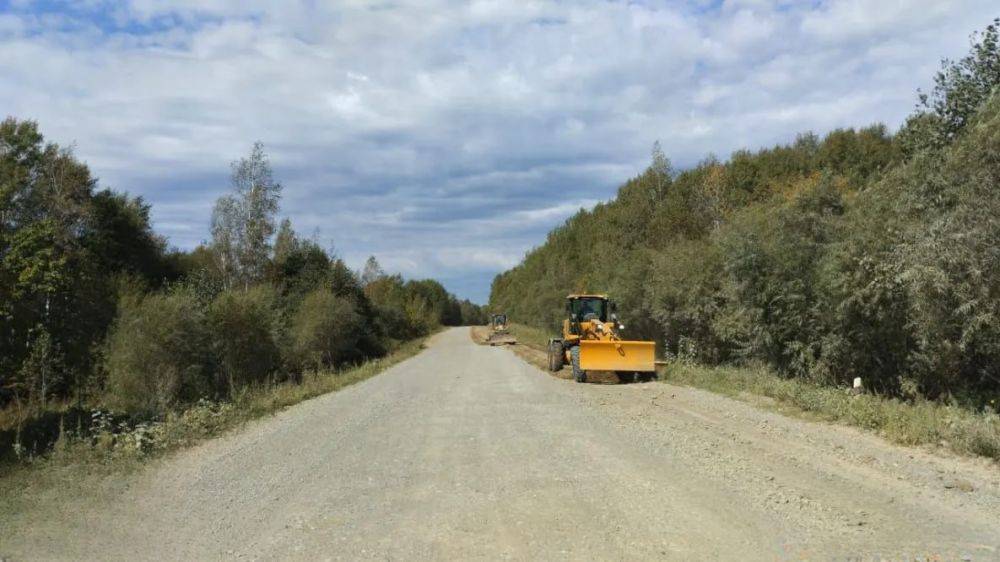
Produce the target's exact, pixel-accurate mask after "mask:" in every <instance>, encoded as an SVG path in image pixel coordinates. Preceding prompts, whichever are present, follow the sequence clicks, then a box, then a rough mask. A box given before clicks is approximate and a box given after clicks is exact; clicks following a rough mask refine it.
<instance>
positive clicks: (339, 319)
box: [289, 288, 363, 370]
mask: <svg viewBox="0 0 1000 562" xmlns="http://www.w3.org/2000/svg"><path fill="white" fill-rule="evenodd" d="M362 328H363V318H362V317H361V316H360V315H359V314H358V312H357V310H356V307H355V305H354V303H353V302H351V301H350V300H348V299H346V298H344V297H338V296H336V295H333V294H331V293H330V292H329V291H328V290H326V289H325V288H319V289H315V290H313V291H312V292H310V293H308V294H307V295H306V296H305V298H303V299H302V303H301V304H300V305H299V308H298V310H297V311H296V313H295V316H294V318H293V319H292V329H291V333H292V346H291V349H292V352H293V356H292V357H291V358H289V359H290V361H289V362H290V363H293V364H297V365H299V366H301V367H308V368H313V369H317V370H319V369H322V368H324V367H336V366H337V365H339V364H341V363H343V362H345V361H349V360H351V359H355V358H357V347H356V345H357V343H358V340H359V338H360V336H361V333H362Z"/></svg>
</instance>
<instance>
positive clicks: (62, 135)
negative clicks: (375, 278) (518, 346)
mask: <svg viewBox="0 0 1000 562" xmlns="http://www.w3.org/2000/svg"><path fill="white" fill-rule="evenodd" d="M664 4H665V3H664ZM8 5H9V6H10V9H9V10H8V13H5V14H0V107H2V108H3V110H4V111H5V112H8V113H10V114H13V115H15V116H18V117H21V118H33V119H37V120H38V121H39V122H40V124H41V127H42V130H43V132H45V133H46V135H47V136H48V137H49V138H50V139H51V140H54V141H57V142H59V143H62V144H70V143H74V142H75V143H76V146H77V148H78V154H79V155H80V156H81V157H82V158H83V159H85V160H86V161H87V162H88V163H89V165H90V166H91V167H92V168H93V170H94V172H95V174H96V175H98V176H100V177H101V179H102V181H103V182H104V183H105V184H107V185H110V186H113V187H115V188H118V189H126V190H128V191H130V192H132V193H135V194H141V195H143V196H144V197H146V198H147V200H149V201H150V202H152V203H153V204H154V209H153V217H154V220H155V223H156V226H157V228H158V229H160V230H161V231H162V232H164V233H165V234H167V235H168V236H169V237H170V240H171V242H172V243H174V244H177V245H180V246H182V247H191V246H192V245H194V244H197V243H198V242H200V241H201V240H203V239H204V238H206V237H207V232H208V222H209V215H210V208H211V202H212V201H213V200H214V199H215V198H216V197H217V196H218V195H220V194H221V193H222V192H223V191H224V190H225V189H226V174H227V172H228V163H229V162H230V161H231V160H233V159H235V158H237V157H239V156H240V155H242V154H243V153H244V152H246V150H247V149H248V148H249V146H250V144H251V143H252V142H253V141H254V140H257V139H260V140H262V141H264V142H265V145H266V147H267V149H268V151H269V152H270V154H271V156H272V161H273V164H274V167H275V171H276V174H277V175H278V177H279V178H280V179H281V180H282V181H283V183H284V185H285V193H284V200H283V204H284V212H285V213H287V214H288V215H290V216H291V218H292V219H293V222H294V223H295V225H296V227H297V229H298V230H299V231H300V232H303V233H305V234H307V235H308V234H310V233H312V232H313V230H314V229H316V228H319V229H320V230H321V233H322V237H323V239H324V240H331V239H332V241H333V243H334V244H335V246H336V248H337V250H338V251H339V252H341V253H342V255H344V256H345V257H346V258H347V259H349V260H355V261H356V262H357V263H355V265H359V264H360V260H363V259H364V257H366V256H367V255H368V254H370V253H374V254H376V255H378V256H379V257H380V259H382V261H383V263H384V264H385V265H386V266H387V267H389V268H398V269H400V270H402V271H404V272H406V273H407V274H409V275H434V276H439V277H442V278H444V279H446V280H448V279H452V280H454V282H455V283H456V285H455V286H456V287H460V289H459V290H462V291H467V293H466V294H468V295H470V296H474V297H477V298H480V299H481V298H483V297H484V295H485V291H486V288H487V285H488V282H489V279H490V278H491V277H492V275H493V273H495V272H497V271H498V270H499V269H502V268H505V267H508V266H509V265H511V264H513V263H516V261H517V260H518V259H520V257H521V256H522V255H523V253H524V251H525V250H527V249H528V248H530V247H532V246H534V245H537V244H538V243H540V242H541V241H542V240H544V235H545V232H547V231H548V230H549V229H550V228H551V227H553V226H555V225H556V224H558V223H560V222H561V221H562V220H564V219H565V218H566V217H567V216H569V215H571V214H572V213H574V212H575V211H576V210H577V209H578V208H579V207H580V205H592V204H593V202H595V201H600V200H606V199H608V198H609V197H612V196H613V195H614V192H615V188H616V187H617V185H618V184H619V183H620V182H622V181H624V180H625V179H627V178H628V177H629V176H632V175H634V174H636V173H638V172H639V171H641V169H642V168H643V166H644V165H645V163H646V161H647V158H648V154H649V147H650V145H651V144H652V142H653V141H654V140H656V139H660V140H661V141H662V144H663V147H664V149H665V151H666V152H667V153H668V155H669V156H670V157H671V158H672V159H673V160H674V162H675V164H677V165H679V166H681V167H683V166H687V165H691V164H693V163H694V162H696V161H698V160H699V159H701V158H702V157H703V156H705V155H706V154H708V153H710V152H713V153H716V154H719V155H723V156H724V155H726V154H728V153H729V152H731V151H732V150H734V149H736V148H740V147H742V146H749V147H757V146H763V145H770V144H773V143H774V142H778V141H783V140H784V141H788V140H791V139H793V138H794V135H795V134H796V133H798V132H801V131H805V130H810V129H811V130H816V131H818V132H823V131H825V130H828V129H830V128H833V127H838V126H850V125H865V124H868V123H870V122H872V121H876V120H880V121H884V122H887V123H888V124H889V125H890V126H894V125H897V124H898V123H899V122H900V121H901V119H902V118H903V117H904V116H905V115H906V114H907V113H908V112H909V110H910V109H911V107H912V103H913V99H914V96H913V93H914V90H915V89H916V88H917V87H918V86H926V85H927V81H928V80H929V78H930V75H931V72H932V71H933V69H934V68H935V67H936V65H937V61H938V60H939V59H940V58H941V57H943V56H956V55H960V54H962V53H963V52H964V50H965V49H966V46H967V39H966V38H967V36H968V34H969V33H970V32H971V31H973V30H974V29H977V28H981V27H982V26H984V25H985V24H986V23H987V22H988V21H989V20H990V19H991V18H992V17H994V16H995V15H996V13H995V12H996V7H995V3H994V2H991V1H990V2H988V1H985V0H955V1H952V2H939V1H935V0H909V1H902V0H893V1H890V2H883V1H876V0H826V1H823V2H820V3H818V4H815V3H811V2H810V3H801V2H791V1H780V2H773V1H763V0H726V1H724V2H722V3H721V4H719V3H718V2H709V1H702V2H692V3H690V4H687V5H681V4H675V3H670V4H669V5H663V4H661V3H654V2H635V1H632V2H626V1H624V0H622V1H605V0H583V1H579V2H561V1H556V0H530V1H527V0H526V1H524V2H504V1H497V0H477V1H475V2H472V3H466V2H458V1H447V0H427V1H410V2H380V1H361V0H351V1H342V2H336V3H325V2H312V1H310V0H300V1H282V2H277V1H264V0H242V1H240V0H207V1H206V0H197V1H195V0H184V1H180V2H178V1H169V2H168V1H166V0H128V1H123V2H117V1H112V0H88V1H87V2H82V3H79V2H78V3H72V4H69V3H68V4H66V6H67V7H66V8H65V9H64V10H61V11H54V10H51V9H47V8H46V9H47V11H45V12H43V11H40V10H41V8H39V6H49V5H51V3H46V4H44V5H42V4H35V3H30V2H21V1H17V2H11V3H9V4H8ZM324 243H326V242H324Z"/></svg>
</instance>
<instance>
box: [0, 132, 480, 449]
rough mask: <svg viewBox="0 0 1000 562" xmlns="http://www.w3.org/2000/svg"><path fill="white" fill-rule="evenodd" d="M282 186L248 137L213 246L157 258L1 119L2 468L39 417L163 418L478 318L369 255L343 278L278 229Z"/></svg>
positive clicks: (50, 151)
mask: <svg viewBox="0 0 1000 562" xmlns="http://www.w3.org/2000/svg"><path fill="white" fill-rule="evenodd" d="M281 191H282V188H281V185H280V184H279V183H278V182H276V181H275V180H274V178H273V177H272V172H271V167H270V164H269V161H268V157H267V155H266V154H265V152H264V150H263V147H262V146H261V145H260V144H259V143H257V144H255V145H254V146H253V148H252V150H251V152H250V154H249V155H248V156H247V157H246V158H242V159H240V160H238V161H236V162H234V163H233V169H232V191H231V193H230V194H228V195H226V196H224V197H222V198H220V199H219V200H218V202H217V203H216V205H215V209H214V211H213V213H212V220H211V233H212V238H211V241H210V242H208V243H205V244H204V245H202V246H199V247H198V248H195V249H194V250H192V251H189V252H184V251H178V250H169V249H168V248H167V243H166V241H165V240H164V239H163V238H162V237H161V236H158V235H157V234H156V233H155V232H154V231H153V230H152V228H151V226H150V206H149V205H148V204H147V203H145V202H144V201H143V200H142V199H141V198H137V197H131V196H129V195H128V194H125V193H118V192H114V191H111V190H107V189H104V190H101V189H99V188H98V185H97V181H96V180H95V179H94V178H93V177H92V176H91V173H90V171H89V170H88V168H87V166H86V165H85V164H83V163H82V162H80V161H79V160H77V159H76V158H75V157H74V156H73V154H72V152H71V151H70V150H68V149H65V148H60V147H59V146H57V145H55V144H52V143H46V142H45V140H44V139H43V137H42V134H41V133H40V132H39V129H38V126H37V124H36V123H34V122H32V121H24V120H18V119H15V118H12V117H11V118H7V119H6V120H4V121H3V122H2V123H0V422H2V423H0V449H2V450H0V458H2V457H4V456H7V453H8V452H9V447H8V446H9V445H12V444H13V443H14V442H18V441H19V439H20V435H21V433H22V432H25V433H31V431H32V424H33V423H35V422H39V423H41V420H46V421H45V423H47V424H48V427H49V429H51V428H52V423H51V416H47V413H48V412H53V411H58V412H65V411H66V409H67V408H70V407H71V406H72V408H73V409H74V410H75V411H76V412H77V418H86V414H85V412H86V411H87V410H88V409H89V408H101V409H107V408H110V409H111V410H112V411H114V412H115V415H118V416H128V417H130V418H132V419H133V420H155V419H163V418H164V417H165V416H167V415H168V414H170V413H172V412H177V411H179V410H181V409H184V408H186V407H188V406H190V405H192V404H194V403H197V402H199V401H202V400H204V399H208V400H212V401H229V400H232V399H233V398H234V397H235V396H236V395H238V394H239V393H241V392H243V391H244V390H245V389H248V388H250V387H254V388H258V387H266V386H272V385H275V384H277V383H283V382H288V383H291V384H299V383H301V381H302V380H303V375H304V373H306V372H310V371H317V370H331V371H337V370H340V369H341V368H344V367H348V366H350V365H354V364H357V363H360V362H362V361H365V360H367V359H371V358H376V357H381V356H383V355H385V354H386V353H387V352H388V351H390V350H392V349H395V348H396V347H398V345H399V344H400V343H402V342H404V341H408V340H412V339H414V338H418V337H421V336H423V335H426V334H428V333H430V332H431V331H432V330H434V329H436V328H437V327H438V326H440V325H460V324H463V323H480V322H482V321H483V316H482V311H481V310H479V307H477V306H476V305H474V304H472V303H469V302H468V301H461V302H460V301H459V300H457V299H456V298H455V297H454V296H452V295H451V294H449V293H448V292H447V291H446V290H445V289H444V287H443V286H442V285H441V284H440V283H438V282H437V281H433V280H410V281H405V280H403V278H402V277H400V276H399V275H387V274H385V273H384V272H383V271H382V270H381V268H380V267H379V265H378V262H377V261H376V260H375V258H374V257H373V258H371V259H369V262H368V264H367V266H366V267H365V270H364V271H363V272H354V271H351V269H349V268H348V266H347V265H346V264H345V263H344V262H343V260H341V259H339V258H337V257H336V256H334V255H331V254H330V253H329V252H328V251H326V250H324V249H323V248H321V247H320V246H319V245H318V244H317V243H316V242H315V241H313V240H309V239H306V238H302V237H300V236H298V235H297V234H296V233H295V232H294V230H293V229H292V225H291V223H290V222H289V221H288V220H287V219H286V220H284V221H281V222H280V223H278V221H277V217H278V212H279V201H280V195H281ZM50 433H51V432H50ZM50 437H51V435H50ZM40 441H41V442H42V443H43V444H44V443H46V442H47V439H46V438H45V437H44V436H42V438H41V439H40Z"/></svg>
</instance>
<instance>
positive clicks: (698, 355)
mask: <svg viewBox="0 0 1000 562" xmlns="http://www.w3.org/2000/svg"><path fill="white" fill-rule="evenodd" d="M998 31H1000V20H998V21H994V22H993V23H991V24H990V25H989V26H987V28H986V29H985V30H984V31H983V32H982V33H978V34H975V35H974V36H973V40H972V48H971V51H970V53H969V54H968V56H966V57H965V58H963V59H962V60H959V61H947V60H946V61H943V63H942V70H941V71H940V72H939V73H938V75H937V76H936V77H935V87H934V89H933V90H932V92H930V93H928V94H921V95H920V96H919V98H918V99H919V103H918V105H917V109H916V111H915V112H914V113H913V114H912V115H911V116H910V118H909V119H908V120H907V121H906V123H905V124H904V125H903V127H902V128H901V130H900V131H898V132H897V133H896V134H891V133H890V132H889V131H888V130H887V128H886V127H885V126H883V125H873V126H870V127H866V128H862V129H838V130H835V131H832V132H830V133H829V134H827V135H825V136H823V137H822V138H821V137H818V136H817V135H814V134H811V133H807V134H802V135H799V136H798V137H797V138H796V139H795V141H794V142H792V143H790V144H787V145H781V146H775V147H773V148H769V149H764V150H758V151H747V150H741V151H738V152H736V153H734V154H733V155H732V156H731V157H730V158H729V160H728V161H725V162H722V161H719V160H717V159H715V158H714V157H709V158H707V159H706V160H704V161H703V162H701V163H700V164H698V165H697V166H694V167H693V168H691V169H688V170H685V171H683V172H680V173H678V172H675V171H674V170H672V169H671V167H670V164H669V162H668V160H667V159H666V157H665V156H664V155H663V154H662V152H661V151H660V150H659V147H658V145H657V146H656V147H654V154H653V163H652V165H651V166H650V167H649V168H648V169H647V170H646V171H645V172H644V173H642V174H641V175H639V176H638V177H635V178H633V179H630V180H629V181H627V182H626V183H625V184H624V185H623V186H622V187H621V188H620V189H619V191H618V195H617V197H616V198H615V199H614V200H612V201H610V202H607V203H602V204H599V205H597V206H596V207H594V208H593V209H591V210H581V211H580V212H578V213H577V214H576V215H574V216H573V217H571V218H570V219H568V220H567V221H566V223H565V224H563V225H562V226H560V227H558V228H556V229H555V230H554V231H552V232H551V233H550V234H549V236H548V239H547V240H546V242H545V244H543V245H542V246H540V247H538V248H536V249H534V250H533V251H531V252H529V253H528V255H527V256H526V257H525V259H524V261H523V262H522V263H521V264H520V265H518V266H517V267H515V268H513V269H511V270H510V271H507V272H505V273H503V274H501V275H498V276H497V277H496V278H495V280H494V282H493V286H492V292H491V297H490V304H491V306H492V307H494V308H496V309H499V310H505V311H507V312H508V313H509V314H510V315H511V317H512V318H513V319H515V320H517V321H520V322H526V323H530V324H534V325H536V326H539V327H544V328H548V329H554V328H555V326H556V323H557V322H558V321H559V319H560V318H561V316H562V299H563V298H564V296H565V295H566V294H567V293H569V292H574V291H590V292H607V293H610V294H611V295H613V296H614V297H615V298H616V299H617V300H618V302H619V309H620V312H621V314H622V316H623V317H625V318H626V319H627V323H628V328H629V330H628V332H629V334H630V335H631V336H633V337H636V338H655V339H656V340H657V342H658V344H659V345H660V350H661V353H663V354H664V355H666V356H669V357H683V358H688V359H691V360H694V361H697V362H701V363H705V364H726V363H735V364H747V363H757V364H763V365H766V366H768V367H769V368H770V369H772V370H773V371H776V372H778V373H780V374H782V375H784V376H787V377H798V378H803V379H807V380H810V381H814V382H819V383H822V384H834V385H844V384H849V381H851V380H852V379H853V378H854V377H858V376H859V377H862V378H863V379H864V381H865V384H866V386H868V387H869V388H871V389H874V390H876V391H879V392H882V393H885V394H889V395H892V396H899V397H904V398H917V397H928V398H943V397H952V398H961V399H965V400H970V401H973V402H975V403H976V404H980V405H981V404H982V403H983V402H984V400H985V399H987V398H989V397H995V396H996V394H997V392H1000V254H998V252H1000V250H998V248H1000V191H998V190H997V186H998V185H1000V91H998V86H1000V42H998Z"/></svg>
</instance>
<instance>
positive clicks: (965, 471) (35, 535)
mask: <svg viewBox="0 0 1000 562" xmlns="http://www.w3.org/2000/svg"><path fill="white" fill-rule="evenodd" d="M8 523H9V525H5V527H6V529H7V532H5V533H3V534H2V535H0V538H2V539H3V541H0V556H8V557H10V559H11V560H21V559H53V558H72V559H96V560H104V559H177V560H181V559H183V560H204V559H333V560H359V559H378V560H427V559H453V560H454V559H457V560H467V559H516V560H523V559H542V560H564V559H565V560H580V559H600V560H650V559H666V560H714V559H724V560H776V559H778V560H802V559H806V560H812V559H854V560H858V559H860V560H868V559H880V560H881V559H939V560H951V559H958V560H961V559H969V560H997V559H1000V550H998V549H1000V470H998V469H997V467H996V466H995V465H991V464H989V463H987V462H985V461H977V460H973V459H963V458H957V457H948V456H942V455H941V454H938V453H932V452H927V451H924V450H920V449H910V448H904V447H898V446H894V445H890V444H887V443H885V442H884V441H882V440H880V439H879V438H877V437H875V436H873V435H869V434H866V433H863V432H859V431H855V430H852V429H850V428H844V427H839V426H831V425H828V424H822V423H815V422H806V421H801V420H797V419H791V418H787V417H783V416H781V415H779V414H776V413H773V412H770V411H767V410H764V409H758V408H755V407H754V406H752V405H749V404H746V403H743V402H739V401H734V400H730V399H727V398H724V397H720V396H716V395H713V394H710V393H706V392H701V391H698V390H693V389H688V388H681V387H675V386H671V385H667V384H663V383H644V384H631V385H580V384H575V383H573V382H569V381H565V380H561V379H557V378H554V377H551V376H549V375H547V374H545V373H543V372H541V371H539V370H537V369H536V368H535V367H532V366H530V365H528V364H527V363H525V362H523V361H522V360H521V359H519V358H518V357H517V356H515V355H514V354H513V353H511V351H510V350H508V349H504V348H499V347H498V348H491V347H484V346H479V345H476V344H474V343H473V342H472V341H471V339H470V337H469V333H468V330H467V329H458V328H456V329H452V330H449V331H447V332H443V333H441V334H439V335H437V336H435V338H434V339H433V340H432V341H431V342H430V344H429V349H428V350H426V351H424V352H423V353H421V354H420V355H418V356H416V357H414V358H412V359H410V360H408V361H406V362H404V363H401V364H399V365H397V366H395V367H393V368H392V369H390V370H388V371H386V372H385V373H383V374H382V375H379V376H377V377H374V378H372V379H369V380H367V381H365V382H363V383H360V384H357V385H354V386H352V387H349V388H347V389H345V390H342V391H340V392H337V393H334V394H329V395H326V396H323V397H320V398H317V399H314V400H310V401H308V402H305V403H303V404H300V405H298V406H296V407H293V408H290V409H288V410H285V411H284V412H282V413H280V414H278V415H276V416H274V417H270V418H267V419H264V420H260V421H258V422H255V423H253V424H251V425H250V426H248V427H246V428H244V429H242V430H240V431H238V432H233V433H231V434H229V435H226V436H224V437H222V438H219V439H216V440H213V441H210V442H208V443H205V444H203V445H200V446H198V447H195V448H192V449H188V450H185V451H182V452H180V453H177V454H175V455H172V456H170V457H168V458H165V459H162V460H159V461H156V462H155V463H154V464H153V465H152V466H150V467H148V468H147V469H146V470H143V471H141V472H140V473H138V474H136V475H134V476H131V477H129V478H128V481H127V482H126V483H125V484H123V485H119V486H117V487H115V489H114V491H113V493H104V494H101V495H100V498H99V499H98V500H94V499H88V498H79V499H78V500H76V501H72V502H69V503H68V504H67V505H66V507H65V509H63V510H62V511H61V512H59V513H58V514H56V515H55V516H48V517H45V518H39V517H30V514H29V515H26V516H25V520H24V521H13V522H8ZM935 557H937V558H935Z"/></svg>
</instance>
